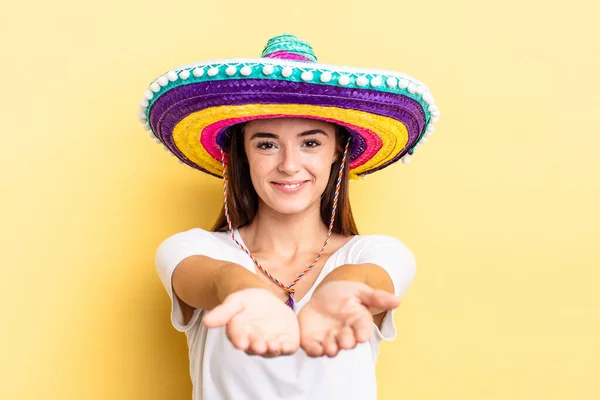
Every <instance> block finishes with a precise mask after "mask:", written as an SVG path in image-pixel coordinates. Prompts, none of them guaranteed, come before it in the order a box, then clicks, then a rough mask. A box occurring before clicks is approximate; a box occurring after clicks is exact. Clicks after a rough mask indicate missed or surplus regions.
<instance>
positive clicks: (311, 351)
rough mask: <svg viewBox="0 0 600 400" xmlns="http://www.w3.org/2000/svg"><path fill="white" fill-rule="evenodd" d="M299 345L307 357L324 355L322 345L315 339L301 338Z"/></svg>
mask: <svg viewBox="0 0 600 400" xmlns="http://www.w3.org/2000/svg"><path fill="white" fill-rule="evenodd" d="M301 345H302V349H303V350H304V351H305V352H306V355H308V356H309V357H322V356H323V355H324V349H323V345H322V344H321V343H319V342H317V341H316V340H312V339H307V340H302V343H301Z"/></svg>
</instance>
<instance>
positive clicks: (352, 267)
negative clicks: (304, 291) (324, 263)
mask: <svg viewBox="0 0 600 400" xmlns="http://www.w3.org/2000/svg"><path fill="white" fill-rule="evenodd" d="M334 281H346V282H359V283H367V274H366V273H365V271H364V269H363V268H362V267H361V266H360V265H356V264H344V265H340V266H339V267H337V268H336V269H334V270H333V271H331V272H330V273H329V274H327V276H325V278H323V280H322V281H321V283H320V284H319V286H317V287H316V289H315V291H316V290H318V289H319V288H320V287H322V286H323V285H325V284H327V283H329V282H334Z"/></svg>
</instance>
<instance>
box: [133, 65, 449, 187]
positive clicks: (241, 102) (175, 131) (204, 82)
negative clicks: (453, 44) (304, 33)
mask: <svg viewBox="0 0 600 400" xmlns="http://www.w3.org/2000/svg"><path fill="white" fill-rule="evenodd" d="M140 107H141V111H140V113H139V118H140V122H141V123H142V124H144V127H145V129H147V130H150V131H151V132H152V134H151V135H152V137H156V139H157V141H158V142H159V143H161V144H163V145H164V146H166V148H167V149H168V150H169V151H171V152H172V153H173V154H174V155H175V156H177V157H178V158H179V160H181V162H183V163H185V164H187V165H189V166H191V167H193V168H196V169H199V170H201V171H204V172H207V173H209V174H211V175H214V176H217V177H220V176H222V167H221V151H220V149H221V148H225V147H226V142H227V140H228V138H227V128H228V127H230V126H232V125H235V124H238V123H240V122H244V121H249V120H253V119H260V118H277V117H301V118H315V119H320V120H326V121H330V122H333V123H336V124H339V125H342V126H344V127H346V128H347V129H348V130H349V132H350V133H351V135H352V137H353V141H352V147H351V152H350V177H351V178H357V177H359V176H361V175H366V174H369V173H372V172H375V171H377V170H380V169H382V168H385V167H386V166H388V165H390V164H392V163H394V162H396V161H398V160H399V159H401V158H402V159H403V161H404V162H408V161H409V156H410V155H412V154H413V152H414V150H415V148H416V147H417V146H418V145H419V143H420V142H423V141H425V140H426V139H425V137H428V136H429V135H431V133H432V132H433V131H434V129H435V128H434V126H433V124H434V123H436V122H437V120H438V118H439V109H438V108H437V106H436V105H435V104H434V98H433V96H432V95H431V93H430V91H429V89H428V88H427V87H426V86H425V85H423V84H422V83H421V82H419V81H417V80H415V79H414V78H411V77H409V76H407V75H405V74H401V73H397V72H390V71H382V70H367V69H360V68H345V67H339V66H333V65H326V64H321V63H316V62H303V61H295V60H287V59H275V58H259V59H230V60H217V61H211V62H203V63H196V64H190V65H186V66H182V67H179V68H177V69H175V70H172V71H169V72H167V73H166V74H164V75H162V76H161V77H159V78H158V79H157V80H156V81H155V82H153V83H152V84H151V85H150V88H149V89H148V90H147V91H146V93H145V96H144V99H143V100H142V102H141V105H140Z"/></svg>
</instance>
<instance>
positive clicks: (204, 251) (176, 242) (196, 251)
mask: <svg viewBox="0 0 600 400" xmlns="http://www.w3.org/2000/svg"><path fill="white" fill-rule="evenodd" d="M217 248H218V243H217V241H216V239H215V238H214V237H213V236H212V235H211V234H210V233H209V232H208V231H205V230H203V229H200V228H194V229H191V230H188V231H185V232H179V233H176V234H174V235H172V236H170V237H168V238H167V239H165V240H164V241H163V242H162V243H161V244H160V245H159V246H158V249H157V251H156V258H155V264H156V270H157V272H158V276H159V278H160V281H161V282H162V284H163V286H164V287H165V289H166V291H167V294H168V295H169V298H170V299H171V323H172V324H173V327H174V328H175V329H177V330H178V331H180V332H186V331H188V330H189V329H190V328H191V327H192V326H194V324H195V323H196V322H197V321H198V318H199V317H200V314H201V310H198V309H194V314H193V315H192V318H191V319H190V321H189V322H188V323H187V324H185V325H184V324H183V311H182V308H181V305H180V304H179V301H178V300H177V297H176V295H175V291H174V289H173V284H172V282H171V279H172V277H173V272H174V271H175V267H177V265H178V264H179V263H180V262H181V261H183V260H184V259H185V258H187V257H189V256H193V255H205V256H209V257H211V256H213V255H214V253H215V252H216V249H217Z"/></svg>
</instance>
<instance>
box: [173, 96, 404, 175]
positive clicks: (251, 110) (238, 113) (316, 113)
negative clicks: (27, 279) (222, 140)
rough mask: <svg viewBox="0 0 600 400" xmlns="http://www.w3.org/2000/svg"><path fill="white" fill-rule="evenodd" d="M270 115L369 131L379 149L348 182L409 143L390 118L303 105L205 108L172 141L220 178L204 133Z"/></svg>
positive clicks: (401, 126)
mask: <svg viewBox="0 0 600 400" xmlns="http://www.w3.org/2000/svg"><path fill="white" fill-rule="evenodd" d="M273 114H280V115H286V116H291V117H293V116H298V117H302V116H308V117H315V118H319V119H335V120H338V121H341V122H347V123H349V124H352V125H356V126H359V127H362V128H365V129H369V130H371V131H372V132H374V133H375V134H377V135H379V136H380V137H381V139H382V142H383V145H382V147H381V149H379V151H378V152H377V153H376V154H375V155H374V156H373V157H372V158H371V159H369V160H367V161H366V162H365V163H363V164H362V165H359V166H357V167H356V168H354V169H352V170H351V171H350V177H351V178H356V177H357V176H358V175H359V174H361V173H362V172H364V171H369V170H372V169H375V168H377V167H378V166H380V165H381V164H383V163H385V162H387V161H389V160H391V159H392V158H393V157H394V156H396V155H397V154H398V153H399V152H400V151H402V149H404V147H405V146H406V143H407V142H408V130H407V128H406V126H405V125H404V124H403V123H402V122H401V121H398V120H395V119H393V118H389V117H385V116H381V115H376V114H372V113H368V112H364V111H356V110H349V109H345V108H338V107H323V106H312V105H303V104H245V105H239V106H219V107H211V108H207V109H204V110H200V111H197V112H194V113H192V114H190V115H188V116H187V117H185V118H184V119H182V120H181V121H180V122H179V123H178V124H177V125H176V126H175V128H174V129H173V141H174V142H175V145H176V146H177V147H178V148H179V150H180V151H181V152H182V153H183V154H184V155H185V156H186V157H187V158H188V159H189V160H191V161H192V162H194V163H196V164H198V165H199V166H201V167H202V168H204V169H206V170H208V171H210V172H211V173H214V174H216V175H221V174H222V167H221V161H220V160H216V159H215V158H213V157H212V156H211V155H210V154H209V153H208V152H207V151H206V150H205V149H204V147H203V146H202V144H201V143H200V136H201V133H202V132H203V130H204V129H205V128H206V127H207V126H209V125H211V124H214V123H216V122H219V121H221V120H224V119H231V118H240V117H259V116H265V115H273Z"/></svg>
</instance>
